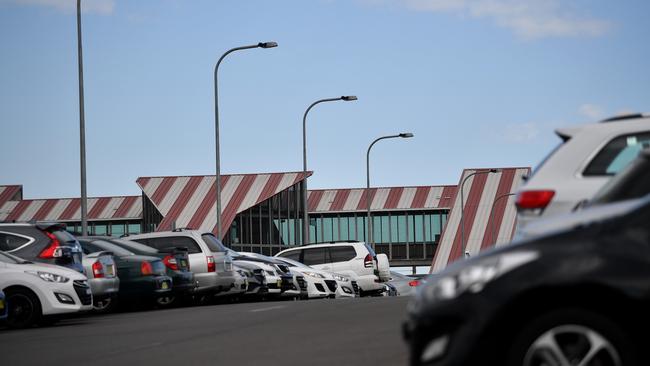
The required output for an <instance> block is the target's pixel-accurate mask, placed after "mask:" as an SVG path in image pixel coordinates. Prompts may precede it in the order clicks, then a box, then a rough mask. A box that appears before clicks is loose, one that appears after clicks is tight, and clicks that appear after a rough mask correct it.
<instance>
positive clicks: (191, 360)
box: [0, 297, 409, 366]
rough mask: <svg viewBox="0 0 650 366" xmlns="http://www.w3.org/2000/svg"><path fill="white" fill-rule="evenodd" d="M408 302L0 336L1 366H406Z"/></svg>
mask: <svg viewBox="0 0 650 366" xmlns="http://www.w3.org/2000/svg"><path fill="white" fill-rule="evenodd" d="M408 300H409V299H408V298H407V297H391V298H362V299H344V300H314V301H282V302H262V303H245V304H232V305H230V304H228V305H212V306H202V307H192V308H178V309H169V310H158V311H144V312H131V313H120V314H111V315H105V316H92V317H81V318H75V319H68V320H64V321H61V322H60V323H58V324H57V325H55V326H50V327H43V328H33V329H27V330H19V331H10V330H7V329H1V330H0V361H1V362H0V363H1V364H3V365H12V366H19V365H38V364H41V365H84V364H92V365H94V366H98V365H111V366H116V365H121V364H122V365H153V364H155V365H209V364H211V365H267V366H268V365H284V366H288V365H305V364H309V365H312V366H313V365H362V364H368V365H370V364H371V365H377V366H379V365H404V364H406V362H407V352H406V346H405V344H404V343H403V341H402V339H401V333H400V324H401V321H402V319H404V314H405V308H406V304H407V302H408Z"/></svg>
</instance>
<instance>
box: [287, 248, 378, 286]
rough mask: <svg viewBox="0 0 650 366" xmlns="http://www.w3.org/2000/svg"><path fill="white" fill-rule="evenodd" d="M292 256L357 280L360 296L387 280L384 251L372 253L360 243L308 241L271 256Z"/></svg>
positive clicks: (313, 265)
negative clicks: (310, 242)
mask: <svg viewBox="0 0 650 366" xmlns="http://www.w3.org/2000/svg"><path fill="white" fill-rule="evenodd" d="M275 256H276V257H284V258H289V259H293V260H295V261H298V262H300V263H304V264H306V265H308V266H311V267H314V268H316V269H321V270H324V271H330V272H335V273H340V274H343V275H349V276H350V277H352V278H355V279H356V280H357V284H358V286H359V289H360V292H361V294H362V295H370V294H379V293H381V292H383V291H384V284H383V282H386V281H389V280H390V266H389V263H388V257H386V255H385V254H375V251H374V250H373V249H372V247H370V245H368V244H366V243H364V242H344V243H327V244H312V245H306V246H301V247H296V248H291V249H286V250H283V251H281V252H280V253H278V254H276V255H275Z"/></svg>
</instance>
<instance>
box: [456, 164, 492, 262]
mask: <svg viewBox="0 0 650 366" xmlns="http://www.w3.org/2000/svg"><path fill="white" fill-rule="evenodd" d="M500 171H501V170H500V169H490V170H477V171H475V172H474V173H472V174H469V175H468V176H466V177H465V179H463V182H462V183H461V184H460V244H461V246H462V248H463V253H466V249H467V248H466V245H465V193H464V188H465V183H466V182H467V180H468V179H469V178H470V177H473V176H475V175H477V174H490V173H498V172H500Z"/></svg>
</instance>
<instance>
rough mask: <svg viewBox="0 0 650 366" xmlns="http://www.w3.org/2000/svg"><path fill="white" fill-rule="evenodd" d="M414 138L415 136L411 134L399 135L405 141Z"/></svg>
mask: <svg viewBox="0 0 650 366" xmlns="http://www.w3.org/2000/svg"><path fill="white" fill-rule="evenodd" d="M413 136H414V135H413V134H412V133H410V132H402V133H400V134H399V137H401V138H403V139H408V138H411V137H413Z"/></svg>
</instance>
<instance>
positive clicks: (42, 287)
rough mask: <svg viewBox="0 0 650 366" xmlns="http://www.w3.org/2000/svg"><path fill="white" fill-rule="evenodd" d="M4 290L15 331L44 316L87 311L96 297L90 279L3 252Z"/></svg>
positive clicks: (0, 264) (0, 270) (9, 321)
mask: <svg viewBox="0 0 650 366" xmlns="http://www.w3.org/2000/svg"><path fill="white" fill-rule="evenodd" d="M0 290H2V291H3V292H4V293H5V295H6V297H7V300H6V301H7V304H8V306H9V317H8V319H7V324H8V325H9V326H10V327H12V328H25V327H29V326H32V325H34V324H37V323H39V322H40V321H41V320H43V318H44V317H48V316H54V315H61V314H68V313H76V312H79V311H87V310H91V309H92V308H93V298H92V293H91V290H90V286H88V280H87V279H86V276H84V275H82V274H81V273H79V272H77V271H74V270H71V269H68V268H65V267H60V266H56V265H52V264H41V263H39V264H35V263H32V262H29V261H25V260H23V259H21V258H18V257H16V256H13V255H11V254H8V253H3V252H0Z"/></svg>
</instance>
